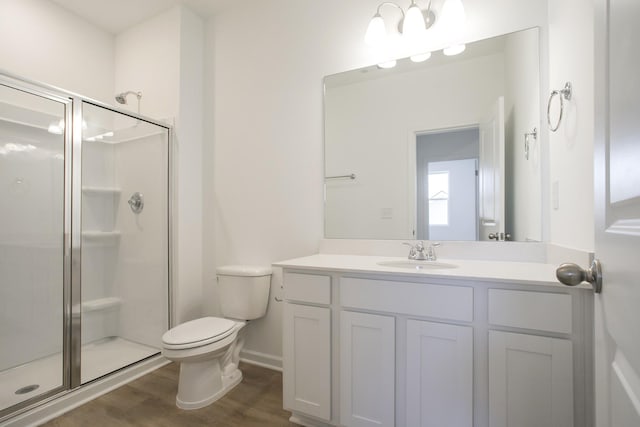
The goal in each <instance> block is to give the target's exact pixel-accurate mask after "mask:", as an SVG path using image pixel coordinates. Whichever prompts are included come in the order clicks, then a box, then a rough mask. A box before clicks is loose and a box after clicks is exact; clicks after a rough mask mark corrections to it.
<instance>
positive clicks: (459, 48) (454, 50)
mask: <svg viewBox="0 0 640 427" xmlns="http://www.w3.org/2000/svg"><path fill="white" fill-rule="evenodd" d="M466 48H467V46H465V45H464V44H455V45H453V46H449V47H446V48H444V49H442V53H444V54H445V55H447V56H454V55H458V54H460V53H462V52H464V50H465V49H466Z"/></svg>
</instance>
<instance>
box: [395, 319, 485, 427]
mask: <svg viewBox="0 0 640 427" xmlns="http://www.w3.org/2000/svg"><path fill="white" fill-rule="evenodd" d="M406 387H407V389H406V390H407V393H406V395H407V425H408V426H420V427H440V426H447V427H471V426H472V425H473V329H472V328H471V327H470V326H459V325H447V324H444V323H434V322H425V321H422V320H407V386H406Z"/></svg>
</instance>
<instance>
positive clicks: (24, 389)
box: [16, 384, 40, 394]
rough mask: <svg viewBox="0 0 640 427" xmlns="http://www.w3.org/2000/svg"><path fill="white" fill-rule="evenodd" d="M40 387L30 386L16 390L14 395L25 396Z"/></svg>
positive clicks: (37, 385)
mask: <svg viewBox="0 0 640 427" xmlns="http://www.w3.org/2000/svg"><path fill="white" fill-rule="evenodd" d="M38 387H40V385H39V384H31V385H27V386H24V387H22V388H19V389H17V390H16V394H27V393H31V392H32V391H33V390H35V389H37V388H38Z"/></svg>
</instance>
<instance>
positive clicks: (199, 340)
mask: <svg viewBox="0 0 640 427" xmlns="http://www.w3.org/2000/svg"><path fill="white" fill-rule="evenodd" d="M216 273H217V278H218V289H219V292H220V294H219V295H220V306H221V309H222V315H223V316H224V318H220V317H203V318H200V319H196V320H191V321H189V322H186V323H183V324H181V325H178V326H176V327H175V328H172V329H170V330H168V331H167V332H166V333H165V334H164V335H163V336H162V354H163V356H164V357H166V358H167V359H169V360H172V361H174V362H178V363H180V380H179V382H178V395H177V396H176V405H177V406H178V407H179V408H182V409H198V408H202V407H204V406H207V405H210V404H211V403H213V402H215V401H216V400H218V399H220V398H221V397H222V396H224V395H225V394H226V393H227V392H228V391H229V390H231V389H232V388H233V387H235V386H236V385H237V384H238V383H240V381H242V372H240V370H239V369H238V361H239V358H240V350H242V346H243V344H244V340H243V337H242V333H241V332H242V331H241V329H242V328H243V327H244V325H245V323H246V322H245V321H247V320H252V319H258V318H260V317H262V316H264V315H265V313H266V311H267V303H268V301H269V287H270V283H271V268H270V267H256V266H247V265H229V266H224V267H219V268H218V269H217V270H216Z"/></svg>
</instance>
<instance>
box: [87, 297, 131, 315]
mask: <svg viewBox="0 0 640 427" xmlns="http://www.w3.org/2000/svg"><path fill="white" fill-rule="evenodd" d="M121 302H122V300H121V299H120V298H116V297H105V298H98V299H94V300H88V301H83V302H82V304H81V307H82V312H83V313H88V312H90V311H102V310H108V309H112V308H118V307H119V306H120V304H121Z"/></svg>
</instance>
